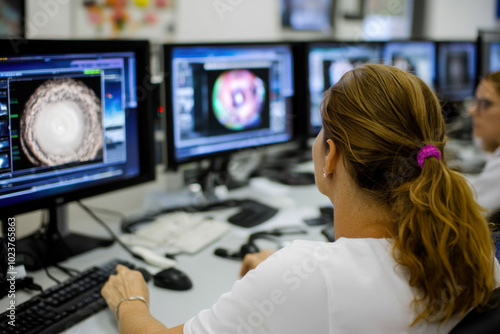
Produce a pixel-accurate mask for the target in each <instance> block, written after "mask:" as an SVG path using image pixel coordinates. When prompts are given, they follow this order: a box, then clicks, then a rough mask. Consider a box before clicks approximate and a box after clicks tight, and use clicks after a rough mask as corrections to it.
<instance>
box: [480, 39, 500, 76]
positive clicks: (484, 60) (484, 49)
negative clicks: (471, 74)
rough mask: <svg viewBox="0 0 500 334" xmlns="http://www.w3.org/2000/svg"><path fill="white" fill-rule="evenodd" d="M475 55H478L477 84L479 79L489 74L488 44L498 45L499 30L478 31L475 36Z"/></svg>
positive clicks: (499, 40)
mask: <svg viewBox="0 0 500 334" xmlns="http://www.w3.org/2000/svg"><path fill="white" fill-rule="evenodd" d="M476 42H477V53H478V55H477V56H478V58H477V61H478V68H477V77H478V82H479V80H480V79H481V77H483V76H485V75H487V74H490V70H489V65H490V60H489V44H490V43H500V30H479V31H478V34H477V41H476Z"/></svg>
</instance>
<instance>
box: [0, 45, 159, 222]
mask: <svg viewBox="0 0 500 334" xmlns="http://www.w3.org/2000/svg"><path fill="white" fill-rule="evenodd" d="M149 48H150V43H149V41H146V40H36V39H13V38H10V39H0V50H1V51H0V56H2V55H5V56H13V55H14V56H15V55H20V54H23V55H40V54H47V55H49V54H50V55H55V54H63V53H99V52H127V51H128V52H130V51H132V52H134V53H135V54H136V65H137V66H136V68H137V73H136V82H137V87H138V88H142V89H141V94H142V95H143V98H142V99H141V98H139V96H138V105H137V108H138V110H137V113H138V115H140V117H138V123H137V124H138V131H139V147H140V148H142V149H140V151H139V166H140V171H139V174H138V175H137V176H135V177H132V178H127V179H121V180H112V181H109V182H104V183H103V184H99V185H91V186H89V187H84V188H80V189H71V190H67V191H64V192H62V193H57V194H49V195H47V196H44V197H42V198H37V199H31V200H27V201H24V202H21V203H16V204H10V205H8V206H2V204H1V203H0V210H2V214H3V216H5V215H9V216H13V215H17V214H22V213H26V212H30V211H35V210H39V209H44V208H50V207H53V206H55V205H62V204H66V203H69V202H72V201H76V200H80V199H83V198H87V197H92V196H95V195H100V194H104V193H107V192H110V191H114V190H118V189H122V188H127V187H131V186H133V185H138V184H141V183H145V182H149V181H152V180H154V179H155V157H154V133H153V120H154V118H153V112H152V110H151V96H152V93H153V90H152V85H150V84H149V80H150V77H151V74H150V67H149V61H150V56H149Z"/></svg>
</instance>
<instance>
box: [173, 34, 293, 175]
mask: <svg viewBox="0 0 500 334" xmlns="http://www.w3.org/2000/svg"><path fill="white" fill-rule="evenodd" d="M164 57H165V64H166V66H165V68H166V70H165V72H166V80H165V83H166V96H167V98H168V99H169V100H170V101H169V102H168V103H167V104H168V105H169V108H168V109H167V136H166V138H167V156H168V157H167V159H168V167H169V168H170V169H175V168H177V166H179V165H180V164H184V163H187V162H192V161H201V160H204V159H206V158H216V157H227V156H229V155H230V154H231V153H234V152H237V151H240V150H244V149H248V148H255V147H261V146H266V145H271V144H277V143H284V142H288V141H290V140H292V139H293V114H292V112H293V111H292V97H293V95H294V80H293V79H294V75H293V53H292V48H291V46H290V45H289V44H286V43H253V44H204V45H165V46H164Z"/></svg>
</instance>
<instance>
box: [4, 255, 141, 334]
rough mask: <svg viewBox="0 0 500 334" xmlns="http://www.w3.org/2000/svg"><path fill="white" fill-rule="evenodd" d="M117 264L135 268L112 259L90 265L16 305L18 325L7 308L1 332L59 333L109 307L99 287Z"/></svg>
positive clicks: (113, 271)
mask: <svg viewBox="0 0 500 334" xmlns="http://www.w3.org/2000/svg"><path fill="white" fill-rule="evenodd" d="M117 264H123V265H125V266H127V267H129V268H132V269H134V268H135V266H134V265H133V264H132V263H130V262H127V261H123V260H117V259H115V260H111V261H108V262H106V263H104V264H102V265H100V266H95V267H92V268H89V269H87V270H85V271H83V272H80V273H79V274H78V275H76V276H74V277H71V278H69V279H67V280H66V281H64V282H62V283H60V284H57V285H56V286H53V287H51V288H49V289H47V290H45V291H44V292H42V293H41V294H39V295H36V296H33V297H31V299H30V300H28V301H26V302H24V303H22V304H20V305H18V306H17V307H16V314H15V315H16V318H15V326H12V325H10V324H9V321H11V319H10V318H8V317H7V316H8V314H9V313H8V312H4V313H2V316H1V318H0V333H6V334H7V333H26V334H31V333H33V334H35V333H36V334H49V333H60V332H62V331H64V330H66V329H68V328H70V327H71V326H73V325H75V324H76V323H77V322H80V321H82V320H84V319H86V318H88V317H90V316H91V315H93V314H95V313H97V312H98V311H100V310H102V309H104V308H106V307H107V306H106V302H105V301H104V299H103V298H102V297H101V294H100V291H101V288H102V286H103V285H104V283H106V281H107V280H108V277H109V275H110V274H114V273H115V267H116V265H117Z"/></svg>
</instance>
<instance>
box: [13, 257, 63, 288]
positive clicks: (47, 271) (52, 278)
mask: <svg viewBox="0 0 500 334" xmlns="http://www.w3.org/2000/svg"><path fill="white" fill-rule="evenodd" d="M17 254H23V255H28V256H29V257H31V258H32V259H33V260H34V261H35V262H36V263H37V264H38V265H39V266H40V268H42V269H43V271H45V274H47V276H48V277H49V278H50V279H51V280H53V281H54V282H56V283H57V284H60V283H61V281H59V280H58V279H57V278H55V277H54V276H52V275H51V274H50V272H49V270H48V269H47V267H45V266H44V265H43V263H42V262H41V261H40V260H39V259H38V257H36V256H35V255H33V254H31V253H28V252H17Z"/></svg>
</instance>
